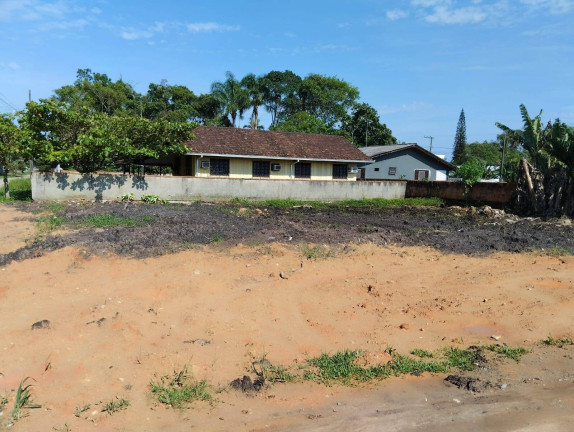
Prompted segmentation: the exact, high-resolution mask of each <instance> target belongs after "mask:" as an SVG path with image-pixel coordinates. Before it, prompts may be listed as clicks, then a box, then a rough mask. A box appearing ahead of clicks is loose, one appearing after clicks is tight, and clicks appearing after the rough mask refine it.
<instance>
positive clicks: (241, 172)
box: [180, 156, 357, 181]
mask: <svg viewBox="0 0 574 432" xmlns="http://www.w3.org/2000/svg"><path fill="white" fill-rule="evenodd" d="M193 158H194V168H195V167H196V166H197V167H198V169H197V174H196V176H197V177H212V176H211V175H210V174H209V168H201V162H199V163H196V161H209V160H210V158H209V157H203V158H200V157H199V156H193ZM223 159H229V178H253V168H252V167H253V160H254V159H239V158H235V159H234V158H223ZM258 160H261V159H258ZM265 161H267V160H265ZM268 161H269V162H270V163H278V164H280V165H281V170H280V171H271V172H270V173H269V178H271V179H276V180H289V179H291V178H292V177H291V176H292V175H293V177H294V171H293V173H292V172H291V165H293V164H295V162H296V161H294V160H292V161H289V160H272V159H269V160H268ZM347 166H348V167H349V173H348V176H347V180H348V181H355V180H357V174H356V173H352V172H351V168H352V167H356V166H357V164H347ZM293 169H294V168H293ZM184 172H185V171H180V173H184ZM311 180H333V163H332V162H311ZM339 181H341V180H339Z"/></svg>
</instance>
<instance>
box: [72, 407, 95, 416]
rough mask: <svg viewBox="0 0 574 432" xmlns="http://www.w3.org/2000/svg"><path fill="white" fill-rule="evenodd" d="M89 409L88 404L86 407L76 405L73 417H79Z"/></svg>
mask: <svg viewBox="0 0 574 432" xmlns="http://www.w3.org/2000/svg"><path fill="white" fill-rule="evenodd" d="M90 407H91V405H90V404H86V405H78V406H77V407H76V411H75V412H74V415H75V416H76V417H81V416H82V414H83V413H85V412H86V411H87V410H89V409H90Z"/></svg>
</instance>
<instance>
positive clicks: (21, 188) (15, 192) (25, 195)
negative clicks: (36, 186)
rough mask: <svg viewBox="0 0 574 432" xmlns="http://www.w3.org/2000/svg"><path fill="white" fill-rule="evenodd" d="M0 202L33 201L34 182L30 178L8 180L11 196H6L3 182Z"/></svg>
mask: <svg viewBox="0 0 574 432" xmlns="http://www.w3.org/2000/svg"><path fill="white" fill-rule="evenodd" d="M1 188H2V189H1V192H0V202H12V201H32V182H31V181H30V179H29V178H19V179H12V180H10V181H8V188H9V189H10V198H6V197H5V196H4V182H3V181H2V182H1Z"/></svg>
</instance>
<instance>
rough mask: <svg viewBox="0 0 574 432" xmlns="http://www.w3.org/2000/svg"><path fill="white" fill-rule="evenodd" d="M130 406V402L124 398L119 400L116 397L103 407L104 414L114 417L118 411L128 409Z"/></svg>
mask: <svg viewBox="0 0 574 432" xmlns="http://www.w3.org/2000/svg"><path fill="white" fill-rule="evenodd" d="M129 406H130V401H129V400H127V399H124V398H121V399H120V398H119V397H117V396H116V398H115V399H112V400H111V401H109V402H108V403H106V404H105V405H104V406H103V407H102V412H105V413H108V414H109V415H114V414H115V413H117V412H118V411H122V410H125V409H127V408H128V407H129Z"/></svg>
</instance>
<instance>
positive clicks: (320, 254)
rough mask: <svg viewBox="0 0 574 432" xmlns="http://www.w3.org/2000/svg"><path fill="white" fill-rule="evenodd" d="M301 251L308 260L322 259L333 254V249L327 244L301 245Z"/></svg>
mask: <svg viewBox="0 0 574 432" xmlns="http://www.w3.org/2000/svg"><path fill="white" fill-rule="evenodd" d="M301 253H302V254H303V257H305V258H307V259H308V260H324V259H327V258H332V257H334V256H335V252H334V251H333V249H332V248H330V247H327V246H311V245H302V246H301Z"/></svg>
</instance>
